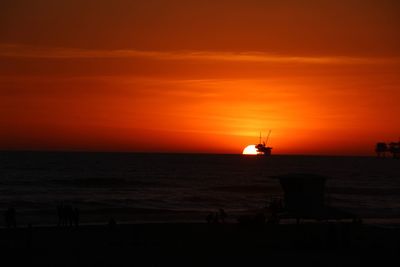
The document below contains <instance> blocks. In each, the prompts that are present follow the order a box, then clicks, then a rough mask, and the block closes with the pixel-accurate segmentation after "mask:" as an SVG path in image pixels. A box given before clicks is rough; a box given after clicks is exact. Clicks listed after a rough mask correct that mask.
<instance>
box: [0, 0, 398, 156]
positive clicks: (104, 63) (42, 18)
mask: <svg viewBox="0 0 400 267" xmlns="http://www.w3.org/2000/svg"><path fill="white" fill-rule="evenodd" d="M399 14H400V2H398V1H395V0H383V1H373V0H367V1H361V0H349V1H333V0H326V1H316V0H310V1H294V0H283V1H277V0H266V1H257V0H248V1H245V0H243V1H239V0H238V1H232V0H231V1H227V0H220V1H211V2H207V1H190V0H188V1H177V0H175V1H174V0H172V1H167V0H165V1H163V0H151V1H122V0H118V1H106V0H98V1H88V0H87V1H64V0H60V1H51V0H39V1H27V0H26V1H14V0H13V1H11V0H5V1H2V2H1V4H0V127H1V130H0V150H8V149H11V150H14V149H16V150H32V149H33V150H93V151H98V150H101V151H145V152H210V153H238V154H239V153H241V152H242V150H243V148H245V147H246V146H247V145H249V144H254V143H256V142H257V141H258V135H259V132H260V131H261V132H263V134H264V135H266V133H268V131H269V129H272V133H271V137H270V140H269V145H271V146H272V147H273V148H274V149H273V153H274V154H335V155H336V154H338V155H368V154H372V153H373V149H374V145H375V143H376V142H378V141H386V142H388V141H397V140H398V138H399V137H400V124H399V120H398V115H399V114H400V105H399V99H400V31H399V30H398V26H399V25H400V16H399Z"/></svg>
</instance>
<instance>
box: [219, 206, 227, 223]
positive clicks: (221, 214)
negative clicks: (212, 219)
mask: <svg viewBox="0 0 400 267" xmlns="http://www.w3.org/2000/svg"><path fill="white" fill-rule="evenodd" d="M219 217H220V218H221V222H222V223H225V219H226V217H228V214H226V212H225V210H224V209H219Z"/></svg>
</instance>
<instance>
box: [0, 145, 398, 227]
mask: <svg viewBox="0 0 400 267" xmlns="http://www.w3.org/2000/svg"><path fill="white" fill-rule="evenodd" d="M298 173H302V174H316V175H322V176H325V177H326V178H327V180H326V191H325V198H326V202H327V203H329V205H331V206H334V207H337V208H340V209H342V210H345V211H348V212H351V213H354V214H356V215H358V216H359V217H361V218H363V219H364V220H365V221H370V222H371V223H385V224H395V225H396V224H397V225H399V222H400V220H399V219H400V161H399V160H395V159H391V158H375V157H342V156H297V155H296V156H293V155H287V156H286V155H272V156H270V157H263V156H261V157H260V156H248V155H239V154H238V155H220V154H152V153H97V152H0V210H1V211H5V210H7V209H8V208H9V207H13V208H14V209H15V210H16V217H17V223H18V224H19V225H27V224H34V225H52V224H57V221H58V217H57V206H58V205H60V204H64V205H71V206H73V207H74V208H77V209H79V214H80V220H81V223H94V224H102V223H107V222H108V221H109V220H110V219H111V218H112V219H114V220H115V221H117V222H119V223H143V222H146V223H158V222H205V217H206V215H207V214H209V213H210V212H215V211H217V210H219V209H224V210H225V212H226V213H227V214H228V220H230V221H232V222H233V221H235V219H236V218H237V217H238V216H240V215H242V214H246V213H248V212H251V211H254V210H259V209H262V208H264V207H265V205H266V203H267V202H268V200H269V199H271V197H280V196H282V195H283V192H282V189H281V186H280V184H279V180H278V179H277V178H276V177H278V176H281V175H288V174H298ZM0 225H1V226H3V225H4V224H3V223H2V221H0Z"/></svg>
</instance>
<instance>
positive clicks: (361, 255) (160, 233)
mask: <svg viewBox="0 0 400 267" xmlns="http://www.w3.org/2000/svg"><path fill="white" fill-rule="evenodd" d="M0 250H1V254H2V256H1V259H2V261H3V263H7V264H6V265H2V266H16V265H21V266H24V265H25V266H27V265H30V266H32V265H33V266H39V265H40V266H171V265H172V266H177V265H178V266H217V265H218V266H228V265H236V266H237V265H243V266H254V265H262V266H271V265H272V264H273V265H279V266H289V265H294V264H297V265H298V264H307V265H308V266H310V265H312V266H314V265H315V266H317V265H318V266H359V265H364V264H371V263H372V264H379V266H385V265H386V264H389V262H390V261H391V260H394V259H396V257H397V253H398V252H399V251H400V229H398V228H384V227H376V226H370V225H358V224H352V223H321V224H317V223H303V224H300V225H296V224H286V225H269V224H260V225H245V226H244V225H240V224H238V223H230V224H205V223H148V224H121V225H119V224H116V225H115V226H114V227H110V226H109V225H107V224H104V225H83V226H80V227H79V228H75V227H71V228H61V227H53V226H42V227H32V228H29V227H25V228H17V229H1V230H0Z"/></svg>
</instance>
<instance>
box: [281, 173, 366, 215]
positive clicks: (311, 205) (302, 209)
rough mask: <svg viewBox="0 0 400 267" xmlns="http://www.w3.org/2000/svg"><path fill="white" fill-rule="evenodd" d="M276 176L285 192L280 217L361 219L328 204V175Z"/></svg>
mask: <svg viewBox="0 0 400 267" xmlns="http://www.w3.org/2000/svg"><path fill="white" fill-rule="evenodd" d="M275 178H277V179H279V182H280V184H281V187H282V189H283V192H284V196H283V208H282V211H281V212H280V218H282V219H283V218H295V219H296V221H297V223H299V222H300V220H301V219H313V220H317V221H326V220H342V219H351V220H353V221H360V219H359V217H358V216H357V215H355V214H351V213H349V212H346V211H342V210H339V209H337V208H334V207H331V206H328V205H327V204H326V201H325V183H326V179H327V178H326V177H324V176H320V175H315V174H288V175H283V176H277V177H275Z"/></svg>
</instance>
